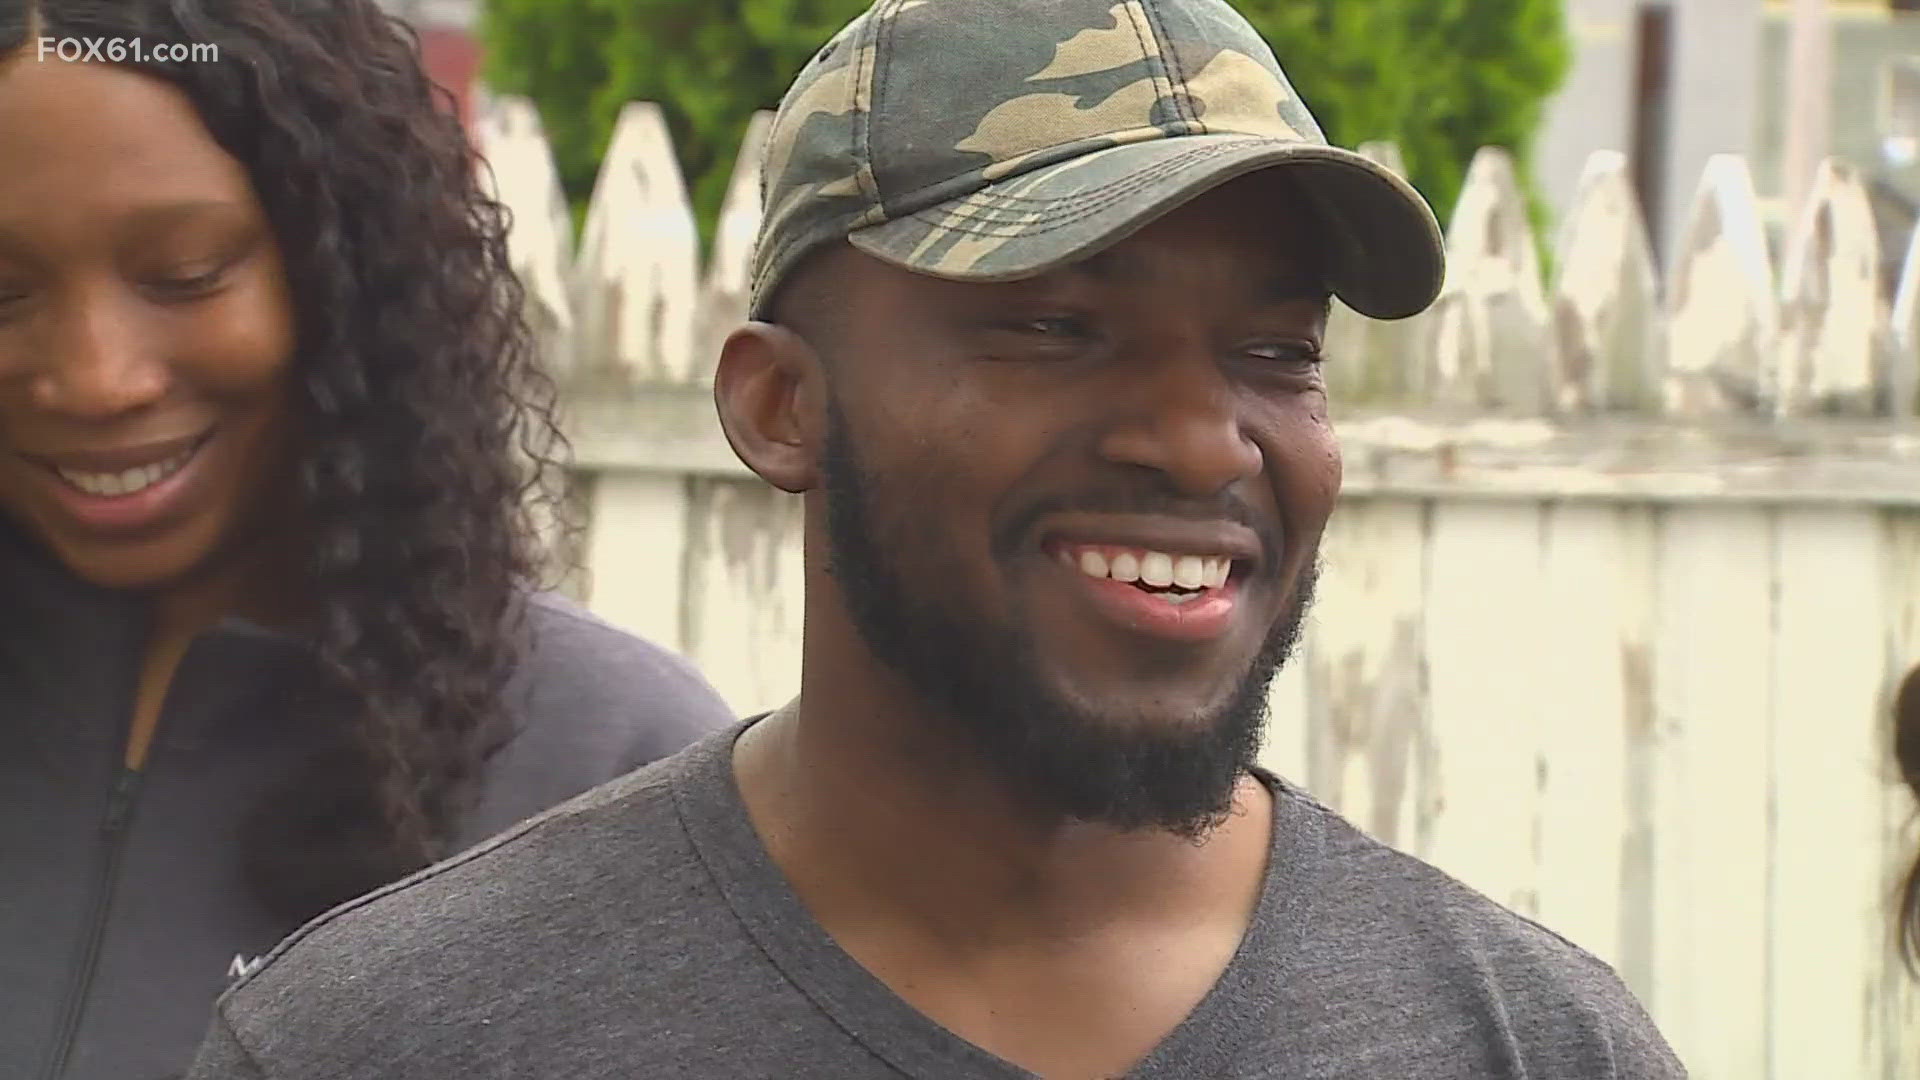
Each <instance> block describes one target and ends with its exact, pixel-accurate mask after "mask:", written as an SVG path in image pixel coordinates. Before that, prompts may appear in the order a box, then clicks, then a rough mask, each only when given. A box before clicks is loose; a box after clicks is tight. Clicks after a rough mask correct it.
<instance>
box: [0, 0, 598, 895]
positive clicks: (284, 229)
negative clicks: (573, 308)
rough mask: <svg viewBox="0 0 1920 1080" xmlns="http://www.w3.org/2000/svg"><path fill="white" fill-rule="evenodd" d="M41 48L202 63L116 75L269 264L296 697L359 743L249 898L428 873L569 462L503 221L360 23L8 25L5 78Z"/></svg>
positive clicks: (507, 660) (288, 823)
mask: <svg viewBox="0 0 1920 1080" xmlns="http://www.w3.org/2000/svg"><path fill="white" fill-rule="evenodd" d="M42 37H47V38H54V39H62V38H72V39H101V40H104V41H109V42H111V41H114V40H119V41H121V42H127V43H130V42H131V41H132V40H133V39H135V38H138V39H140V41H141V42H143V43H145V44H146V45H147V46H148V49H149V53H151V46H153V45H154V44H157V43H163V42H164V43H186V44H189V45H198V46H203V47H204V46H211V47H212V48H215V49H217V50H218V52H217V59H215V58H214V57H213V56H210V55H209V54H207V53H205V52H201V53H199V54H197V55H193V56H189V57H186V58H184V59H183V60H181V61H178V62H175V61H171V60H168V61H154V60H152V59H151V56H149V57H143V58H141V61H140V62H135V61H134V60H133V59H132V58H128V59H127V61H126V63H125V65H124V66H129V67H134V68H136V69H138V70H141V71H143V72H145V73H147V74H149V75H152V76H156V77H158V78H160V79H163V80H165V81H166V82H168V83H171V84H172V85H174V86H176V87H178V88H179V89H180V90H182V91H183V92H184V93H185V94H186V95H187V96H188V97H189V98H190V99H191V100H192V102H193V103H194V105H195V106H196V108H197V109H198V111H199V114H200V117H201V119H202V120H203V121H204V122H205V123H206V125H207V127H208V129H209V130H210V131H211V132H212V134H213V136H214V138H215V139H217V140H218V142H219V143H220V145H221V146H223V147H224V148H225V149H226V150H227V152H228V153H230V154H232V155H233V156H234V157H235V158H236V159H237V160H238V161H240V162H241V163H242V164H243V165H244V166H245V168H246V171H247V173H248V175H249V176H250V177H251V179H252V183H253V186H254V188H255V189H256V191H257V192H258V195H259V198H260V200H261V202H262V204H263V205H264V207H265V210H266V213H267V216H268V219H269V221H270V223H271V226H272V228H273V229H274V231H275V233H276V235H277V237H278V240H279V242H280V245H281V247H282V250H283V253H284V258H285V263H286V267H287V273H288V280H289V282H290V283H291V293H292V296H293V301H294V305H295V311H296V320H297V321H296V326H297V353H296V355H295V357H294V358H293V364H294V378H293V382H294V390H293V395H292V396H293V400H294V403H295V405H294V408H295V411H296V423H297V424H298V429H299V431H300V433H301V439H300V444H299V446H298V447H297V449H296V451H295V455H294V457H295V460H294V475H293V476H291V477H289V478H288V482H289V484H291V485H292V488H293V490H294V491H295V492H296V493H297V495H298V497H299V500H300V502H301V504H302V505H301V509H302V511H303V515H304V516H303V520H304V521H307V522H310V523H311V526H312V531H311V534H310V535H311V541H310V543H311V546H310V548H309V549H308V550H307V551H305V552H304V553H301V554H303V555H304V564H305V572H306V575H307V576H306V579H305V582H304V585H305V589H306V597H307V598H308V600H309V601H310V610H311V612H312V614H313V622H312V624H311V627H310V636H311V645H312V648H313V650H314V652H315V653H316V654H317V656H318V658H319V664H318V665H317V670H318V673H319V677H320V682H321V685H320V686H319V687H318V688H317V689H318V691H319V693H320V695H321V697H320V698H318V699H315V698H312V697H311V696H309V694H308V693H306V692H303V694H302V695H301V697H302V700H306V701H309V702H311V701H315V700H323V701H325V702H326V703H327V704H326V707H328V708H330V709H343V710H344V711H345V712H346V714H347V718H348V720H349V721H350V722H351V724H352V725H353V727H354V730H355V731H357V735H358V737H357V738H356V739H353V740H352V743H353V744H354V749H353V750H352V751H351V752H350V753H349V754H347V755H346V758H345V759H344V760H345V761H346V762H347V763H349V764H350V765H351V770H350V773H351V776H348V775H345V774H343V773H342V772H341V771H340V768H339V766H340V765H341V764H342V761H335V762H332V763H331V764H330V765H329V766H328V767H325V768H321V767H319V766H316V768H315V772H314V775H312V776H310V777H308V778H307V780H306V782H305V784H304V787H303V790H302V791H301V792H299V793H295V792H286V793H283V795H284V798H282V799H281V800H280V801H279V802H278V804H277V806H276V807H274V808H271V809H263V811H262V813H261V814H260V815H259V817H260V820H259V821H257V822H255V823H252V824H251V825H250V826H249V828H250V831H252V832H253V833H254V834H255V839H256V842H255V843H254V844H253V845H252V847H253V848H254V854H253V855H252V856H251V858H252V859H253V866H252V867H251V869H252V870H253V871H254V873H253V876H254V878H255V880H256V883H257V884H259V885H260V886H261V887H262V888H264V889H265V890H266V891H267V892H268V893H269V894H271V899H273V900H274V901H275V902H276V903H277V904H278V905H280V906H282V907H284V908H286V909H288V911H289V913H290V914H291V915H294V916H304V915H307V914H313V913H316V912H317V910H319V909H322V908H324V907H326V906H328V905H330V904H332V903H335V902H338V901H340V900H344V899H347V898H349V897H351V896H353V895H356V894H357V893H359V892H361V891H364V890H365V889H367V888H371V887H373V886H376V885H379V884H382V883H384V882H385V881H388V880H391V879H393V878H394V877H397V876H400V875H402V874H404V873H405V872H407V871H409V870H411V869H414V868H417V867H419V866H422V865H425V864H426V863H427V862H429V861H431V860H433V859H435V858H437V857H439V856H440V855H442V854H444V853H445V849H446V844H447V841H448V837H449V833H450V831H451V829H452V827H453V822H454V820H455V818H456V816H457V814H458V812H459V810H460V808H461V805H462V797H463V794H465V793H467V792H468V789H469V788H470V785H469V784H468V783H467V781H469V780H470V779H471V777H472V776H473V774H474V773H475V771H476V767H477V766H478V764H479V763H480V762H481V760H482V759H483V757H484V755H485V754H486V753H487V751H488V750H489V748H490V746H489V739H490V738H491V737H492V736H491V735H490V733H491V732H495V731H498V730H499V729H498V728H497V727H496V726H495V724H494V721H495V720H497V719H498V718H499V711H500V704H499V700H500V694H499V691H500V690H501V688H502V685H503V683H504V679H505V677H506V674H507V673H508V672H509V671H510V669H511V667H512V665H513V663H514V662H515V661H516V660H517V658H518V655H519V651H520V649H521V647H522V646H521V637H520V634H519V632H518V631H519V620H518V619H517V617H516V615H517V612H518V610H519V605H517V604H516V602H515V601H516V598H517V597H519V596H521V595H523V593H524V591H525V590H526V589H527V588H529V587H532V586H535V585H536V584H537V583H538V578H539V571H540V568H541V566H542V565H543V563H542V559H541V555H540V545H539V543H538V539H537V538H538V536H539V531H538V529H537V527H536V525H537V521H536V518H537V514H538V512H539V511H538V508H539V507H540V506H542V505H543V504H544V505H547V506H554V505H557V503H556V502H555V500H553V499H551V498H550V497H547V496H549V495H550V494H551V487H550V485H549V482H550V481H551V480H552V479H553V478H555V477H556V476H557V475H558V474H557V472H556V471H555V470H554V461H555V456H554V455H555V452H556V451H560V450H564V448H565V443H564V440H563V439H562V437H561V436H560V433H559V431H558V429H557V427H556V426H555V423H554V418H553V416H554V413H553V409H554V395H553V388H552V386H551V384H550V383H549V382H548V381H547V380H545V379H544V378H543V376H542V375H541V372H540V369H539V368H538V366H537V364H536V361H535V355H534V346H533V342H532V339H531V337H530V334H529V331H528V329H527V327H526V324H525V322H524V320H523V314H522V313H523V308H522V300H523V293H522V289H521V287H520V285H519V283H518V282H517V281H516V279H515V277H514V275H513V273H512V272H511V269H510V266H509V262H508V256H507V245H506V229H507V224H508V221H507V215H506V211H505V209H504V208H503V207H502V206H500V205H499V204H498V203H496V202H494V201H493V200H491V199H489V198H488V197H486V195H485V193H484V189H483V188H482V186H481V184H480V176H479V174H478V171H477V165H478V162H477V160H476V157H475V155H474V153H473V150H472V148H471V145H470V143H469V142H468V140H467V138H466V135H465V133H464V131H463V129H462V127H461V124H460V122H459V121H458V119H457V118H455V117H454V116H453V115H452V110H451V108H450V107H449V106H450V99H449V98H448V96H447V95H446V94H445V93H444V91H442V90H440V89H438V88H436V87H435V86H434V85H433V84H432V83H431V81H430V80H429V79H428V77H427V75H426V74H425V72H424V70H423V68H422V66H421V62H420V58H419V44H418V41H417V39H416V37H415V36H414V34H413V32H412V31H411V30H410V29H409V28H408V27H407V26H406V25H405V24H404V23H402V22H400V21H399V20H397V19H395V18H393V17H391V16H389V15H388V14H386V13H385V12H383V11H382V10H381V9H380V7H379V6H378V5H377V4H375V3H374V2H373V0H0V59H5V58H6V57H8V56H9V55H14V54H17V53H18V52H19V51H20V50H21V49H22V48H23V47H25V48H30V47H31V43H32V42H33V41H36V40H39V39H40V38H42ZM314 689H316V688H314V687H309V688H307V690H308V691H312V690H314Z"/></svg>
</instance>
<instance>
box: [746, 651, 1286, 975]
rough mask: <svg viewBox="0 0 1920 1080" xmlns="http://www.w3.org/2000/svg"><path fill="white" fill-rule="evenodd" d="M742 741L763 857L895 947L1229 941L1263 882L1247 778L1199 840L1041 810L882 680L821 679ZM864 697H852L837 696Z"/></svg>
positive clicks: (1268, 819) (1259, 788)
mask: <svg viewBox="0 0 1920 1080" xmlns="http://www.w3.org/2000/svg"><path fill="white" fill-rule="evenodd" d="M817 685H821V686H828V687H832V688H833V692H832V693H829V694H818V695H813V694H809V693H808V692H807V691H805V690H804V689H803V691H802V694H801V696H800V698H799V699H797V700H796V701H795V702H794V703H793V704H791V705H789V706H788V707H787V708H785V709H782V710H780V711H779V712H776V713H774V714H773V715H772V716H770V717H768V718H767V719H765V720H763V721H761V722H760V723H759V724H756V725H755V726H754V727H753V728H752V729H750V730H749V731H748V732H747V734H746V736H745V737H743V738H742V740H741V742H740V744H739V746H738V748H737V751H736V756H735V772H736V775H737V776H738V778H739V781H740V787H741V790H742V793H743V796H744V798H745V800H746V804H747V809H748V813H749V815H750V816H751V817H752V819H753V822H754V825H755V827H756V829H757V830H758V831H759V833H760V835H761V837H762V839H763V840H764V841H765V842H766V845H767V848H768V851H769V853H770V854H771V856H772V857H773V860H774V862H775V863H776V865H778V866H779V867H780V868H781V870H782V871H783V872H784V873H785V874H786V876H787V878H788V879H789V880H790V881H791V882H792V883H793V884H794V887H795V889H796V891H797V892H798V894H799V896H800V898H801V899H802V901H803V902H805V903H806V905H807V906H808V908H809V909H810V910H811V911H812V913H813V915H814V916H815V917H816V918H817V919H818V920H819V921H820V922H821V923H822V925H823V926H825V927H826V928H827V930H828V932H829V933H834V934H835V935H836V936H839V935H838V933H837V926H859V927H862V928H864V929H865V930H868V931H872V930H873V928H875V927H876V926H879V927H885V928H886V932H888V933H892V934H900V935H907V936H910V937H913V938H915V939H918V940H920V941H921V942H922V943H923V944H924V945H925V946H926V947H929V948H934V949H937V950H939V951H941V952H943V953H947V952H950V953H951V954H952V955H954V956H955V957H957V958H965V957H967V956H969V955H975V956H977V955H987V954H995V953H1002V952H1007V951H1015V952H1018V951H1025V950H1027V949H1029V948H1054V947H1057V946H1058V945H1059V943H1061V942H1063V941H1073V940H1076V939H1080V938H1085V937H1087V936H1089V935H1097V934H1099V933H1101V932H1102V931H1103V930H1104V929H1105V928H1108V927H1111V926H1115V925H1120V924H1131V925H1141V924H1149V923H1162V922H1187V923H1191V924H1215V925H1219V926H1221V927H1229V926H1230V927H1231V928H1232V932H1233V933H1234V934H1235V935H1237V934H1238V933H1239V932H1240V931H1241V930H1243V929H1244V928H1245V926H1246V923H1247V921H1248V920H1249V919H1250V918H1251V916H1252V912H1253V908H1254V906H1255V904H1256V902H1257V900H1258V896H1259V892H1260V885H1261V882H1262V881H1263V879H1264V874H1265V868H1266V858H1267V852H1268V846H1269V838H1270V835H1271V831H1270V830H1271V823H1272V797H1271V794H1270V793H1269V792H1268V791H1267V790H1266V788H1265V786H1264V785H1263V784H1261V783H1260V782H1259V781H1258V780H1257V779H1255V778H1253V777H1251V776H1249V777H1247V778H1245V779H1244V780H1243V781H1242V783H1241V785H1240V787H1239V788H1238V790H1237V791H1236V794H1235V799H1234V810H1233V813H1232V814H1231V815H1229V816H1228V817H1227V819H1226V820H1225V822H1224V823H1223V824H1221V825H1220V826H1219V827H1218V828H1217V829H1215V830H1214V831H1213V832H1211V833H1210V834H1208V835H1207V836H1206V837H1205V838H1204V839H1203V840H1201V841H1199V842H1197V843H1196V842H1193V841H1189V840H1186V839H1183V838H1181V837H1178V836H1175V835H1173V834H1171V833H1166V832H1158V831H1155V832H1139V833H1122V832H1119V831H1117V830H1115V829H1112V828H1110V827H1107V826H1103V825H1099V824H1093V823H1087V822H1079V821H1071V820H1067V819H1065V818H1063V817H1061V816H1059V815H1048V814H1045V813H1041V812H1036V811H1035V810H1034V809H1033V808H1032V807H1031V806H1029V805H1026V804H1024V803H1023V802H1022V800H1020V799H1019V798H1018V797H1016V795H1015V794H1014V793H1013V791H1012V790H1011V787H1010V785H1008V784H1007V783H1006V782H1005V781H1004V780H1003V779H1001V778H1000V777H998V776H995V775H993V774H992V772H991V771H990V770H988V769H986V768H984V767H983V766H982V765H981V764H980V763H979V762H978V760H977V759H976V758H974V757H973V756H971V755H970V754H968V753H966V752H965V751H964V750H963V749H962V748H960V747H957V746H954V745H952V744H951V743H949V742H947V741H945V740H942V739H941V738H939V737H937V736H935V735H932V734H930V733H933V732H940V731H951V730H954V729H953V728H952V727H951V726H950V725H949V724H948V723H946V722H944V721H943V719H942V718H938V717H932V716H928V715H927V714H926V706H925V705H924V704H923V703H920V702H918V701H916V700H915V699H914V696H913V695H912V694H910V693H907V692H906V691H905V688H903V687H901V686H899V685H898V683H897V682H896V681H895V680H893V679H892V678H890V677H889V676H888V675H884V674H883V675H880V676H879V677H877V678H870V679H867V680H852V679H842V678H835V679H832V680H828V679H821V680H818V683H817ZM852 686H861V687H863V688H864V689H863V690H859V691H853V692H851V693H850V692H849V691H848V688H849V687H852Z"/></svg>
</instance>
